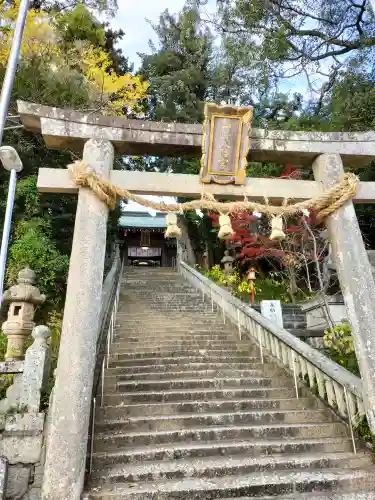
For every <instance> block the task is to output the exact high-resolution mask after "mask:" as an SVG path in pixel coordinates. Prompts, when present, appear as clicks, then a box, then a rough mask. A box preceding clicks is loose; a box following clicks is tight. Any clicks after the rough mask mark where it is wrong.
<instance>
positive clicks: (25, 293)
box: [2, 268, 46, 361]
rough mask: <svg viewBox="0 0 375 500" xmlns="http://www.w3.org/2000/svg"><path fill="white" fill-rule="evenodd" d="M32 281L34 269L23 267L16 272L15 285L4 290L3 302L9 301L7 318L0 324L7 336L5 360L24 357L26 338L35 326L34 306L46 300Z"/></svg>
mask: <svg viewBox="0 0 375 500" xmlns="http://www.w3.org/2000/svg"><path fill="white" fill-rule="evenodd" d="M34 283H35V273H34V271H32V270H31V269H29V268H25V269H22V271H20V272H19V273H18V280H17V285H14V286H12V287H10V288H9V290H7V291H6V292H4V296H3V298H4V302H7V303H9V311H8V319H7V320H6V321H5V323H3V325H2V330H3V332H4V333H5V335H6V336H7V337H8V346H7V352H6V354H5V359H6V360H12V361H13V360H20V359H23V358H24V347H25V341H26V338H27V337H28V336H29V335H30V333H31V331H32V329H33V328H34V326H35V323H34V321H33V320H34V313H35V306H37V305H40V304H43V302H44V301H45V300H46V297H45V295H42V294H41V293H40V292H39V289H38V288H37V287H36V286H34Z"/></svg>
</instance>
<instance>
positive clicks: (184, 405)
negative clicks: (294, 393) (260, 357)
mask: <svg viewBox="0 0 375 500" xmlns="http://www.w3.org/2000/svg"><path fill="white" fill-rule="evenodd" d="M321 407H322V403H321V402H320V401H319V400H318V399H317V398H313V397H311V398H299V399H297V398H294V399H232V400H230V399H216V400H211V401H199V400H198V401H187V402H176V403H149V402H147V403H143V404H132V405H127V406H105V407H103V408H98V409H97V418H98V419H104V418H109V419H111V418H121V417H124V416H136V417H137V416H146V415H173V414H176V413H177V414H179V415H181V414H185V413H196V414H200V413H206V412H208V413H216V412H217V413H222V412H232V413H236V412H240V411H245V410H261V409H264V410H266V409H267V410H304V409H317V408H321Z"/></svg>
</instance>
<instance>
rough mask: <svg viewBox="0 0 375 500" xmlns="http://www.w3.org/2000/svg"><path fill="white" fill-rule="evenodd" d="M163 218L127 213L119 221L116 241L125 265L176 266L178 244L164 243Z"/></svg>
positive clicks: (149, 214) (164, 224) (159, 214)
mask: <svg viewBox="0 0 375 500" xmlns="http://www.w3.org/2000/svg"><path fill="white" fill-rule="evenodd" d="M166 227H167V223H166V219H165V214H164V213H162V212H156V214H155V215H153V214H151V213H149V212H137V211H126V212H123V213H122V215H121V217H120V219H119V233H120V234H119V239H120V241H121V242H122V247H123V251H124V259H125V260H124V265H125V266H131V265H147V264H148V265H155V266H161V267H174V266H175V265H176V256H177V242H176V240H174V239H173V240H169V239H168V240H167V239H165V237H164V233H165V230H166Z"/></svg>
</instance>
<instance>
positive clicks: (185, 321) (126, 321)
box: [116, 310, 223, 328]
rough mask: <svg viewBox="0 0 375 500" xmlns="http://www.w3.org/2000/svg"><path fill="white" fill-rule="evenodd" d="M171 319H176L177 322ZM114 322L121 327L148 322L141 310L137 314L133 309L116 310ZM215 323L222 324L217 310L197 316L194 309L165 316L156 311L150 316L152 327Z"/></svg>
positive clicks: (195, 325)
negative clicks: (126, 310) (129, 310)
mask: <svg viewBox="0 0 375 500" xmlns="http://www.w3.org/2000/svg"><path fill="white" fill-rule="evenodd" d="M173 320H178V323H177V324H176V322H174V321H173ZM116 323H120V324H121V326H122V327H123V328H125V327H127V326H131V325H134V326H137V325H146V324H148V325H149V326H150V324H149V322H148V321H147V319H146V318H145V315H144V314H143V315H142V311H139V314H138V315H137V314H134V310H133V311H132V312H128V313H126V312H122V311H117V318H116ZM215 323H217V324H218V325H223V319H222V315H221V314H220V313H217V312H211V311H207V312H206V313H205V314H204V316H197V315H196V314H195V313H194V311H192V312H190V313H189V314H187V313H179V312H178V311H176V314H175V317H173V316H172V317H171V316H167V315H166V314H165V313H163V314H161V313H160V314H158V313H157V312H156V313H155V314H153V316H152V328H153V327H154V325H155V326H163V327H164V326H165V327H169V328H177V327H180V326H181V327H183V326H194V327H197V326H202V327H204V326H206V325H210V324H211V325H212V324H215Z"/></svg>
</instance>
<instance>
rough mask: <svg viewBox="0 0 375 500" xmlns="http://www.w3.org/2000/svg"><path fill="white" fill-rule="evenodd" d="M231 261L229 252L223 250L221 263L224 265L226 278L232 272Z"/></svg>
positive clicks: (232, 259)
mask: <svg viewBox="0 0 375 500" xmlns="http://www.w3.org/2000/svg"><path fill="white" fill-rule="evenodd" d="M233 261H234V258H233V257H231V256H230V255H229V250H225V252H224V257H223V258H222V259H221V263H222V264H223V265H224V272H225V275H226V276H227V278H229V276H230V275H231V274H232V272H233Z"/></svg>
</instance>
